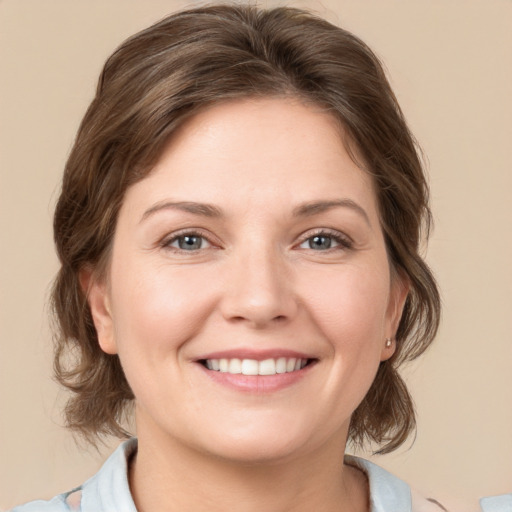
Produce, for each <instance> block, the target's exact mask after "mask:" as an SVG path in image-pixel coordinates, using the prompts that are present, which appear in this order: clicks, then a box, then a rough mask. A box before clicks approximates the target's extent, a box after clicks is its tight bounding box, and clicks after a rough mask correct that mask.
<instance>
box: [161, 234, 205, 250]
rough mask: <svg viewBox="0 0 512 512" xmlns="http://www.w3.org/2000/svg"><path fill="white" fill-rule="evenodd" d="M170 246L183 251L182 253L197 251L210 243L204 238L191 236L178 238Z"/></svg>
mask: <svg viewBox="0 0 512 512" xmlns="http://www.w3.org/2000/svg"><path fill="white" fill-rule="evenodd" d="M170 246H171V247H176V248H178V249H181V250H182V251H197V250H199V249H204V248H205V246H208V242H207V241H206V239H205V238H204V237H202V236H199V235H193V234H190V235H181V236H178V237H176V238H175V239H174V240H173V241H172V243H171V244H170Z"/></svg>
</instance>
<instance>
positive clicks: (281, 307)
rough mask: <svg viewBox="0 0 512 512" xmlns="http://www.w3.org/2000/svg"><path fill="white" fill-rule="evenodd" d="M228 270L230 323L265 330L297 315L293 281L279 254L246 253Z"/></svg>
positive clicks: (224, 306)
mask: <svg viewBox="0 0 512 512" xmlns="http://www.w3.org/2000/svg"><path fill="white" fill-rule="evenodd" d="M226 266H227V267H229V269H226V270H227V271H226V274H225V279H226V280H225V289H224V294H223V297H222V301H221V311H222V315H223V317H224V318H225V319H226V320H228V321H229V322H239V323H245V324H246V325H247V326H249V327H252V328H255V329H262V328H266V327H269V326H272V325H277V324H283V323H286V322H287V321H289V320H291V319H292V318H293V317H294V316H295V315H296V313H297V310H298V300H297V297H296V295H295V293H294V290H293V277H292V275H291V272H290V269H289V268H288V266H287V265H286V262H285V261H284V257H283V256H282V255H279V254H277V251H273V250H272V249H267V250H266V251H258V252H255V251H245V252H244V253H242V254H239V255H237V256H235V257H234V258H233V259H232V260H231V261H230V262H229V263H228V264H227V265H226Z"/></svg>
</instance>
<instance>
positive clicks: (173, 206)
mask: <svg viewBox="0 0 512 512" xmlns="http://www.w3.org/2000/svg"><path fill="white" fill-rule="evenodd" d="M333 208H350V209H351V210H353V211H354V212H356V213H357V214H359V215H360V216H361V217H363V219H364V220H365V222H366V223H367V224H368V225H369V226H371V224H370V218H369V217H368V214H367V213H366V211H365V210H364V208H363V207H362V206H360V205H359V204H357V203H356V202H355V201H353V200H352V199H337V200H330V201H311V202H309V203H304V204H301V205H299V206H297V207H295V208H294V209H293V212H292V215H293V216H294V217H311V216H313V215H318V214H320V213H323V212H326V211H328V210H332V209H333ZM164 210H178V211H183V212H187V213H192V214H193V215H200V216H203V217H210V218H220V217H223V216H224V215H223V213H222V210H221V209H220V208H218V207H217V206H214V205H213V204H208V203H197V202H194V201H161V202H159V203H156V204H154V205H153V206H151V208H148V209H147V210H146V211H145V212H144V214H143V215H142V217H141V219H140V222H143V221H144V220H146V219H147V218H148V217H151V216H152V215H154V214H155V213H157V212H160V211H164Z"/></svg>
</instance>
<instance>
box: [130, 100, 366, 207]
mask: <svg viewBox="0 0 512 512" xmlns="http://www.w3.org/2000/svg"><path fill="white" fill-rule="evenodd" d="M348 141H349V138H348V137H347V136H346V134H345V133H344V132H343V128H342V126H341V124H340V123H339V122H338V120H337V119H336V118H335V117H334V116H333V115H331V114H329V113H328V112H327V111H326V110H325V109H323V108H322V107H320V106H316V105H310V104H307V105H306V104H304V103H302V102H300V101H298V100H294V99H288V98H271V99H269V98H267V99H244V100H237V101H232V102H227V103H221V104H218V105H215V106H213V107H210V108H208V109H206V110H204V111H202V112H201V113H199V114H197V115H195V116H194V117H192V118H191V119H189V120H187V121H186V122H185V123H184V124H183V125H182V126H181V128H180V129H179V130H178V131H177V132H175V133H174V135H173V136H172V138H171V139H170V140H169V141H168V143H167V145H166V147H165V149H164V151H163V153H162V155H161V156H160V158H159V160H158V161H157V164H156V165H155V167H154V168H153V169H152V171H151V172H150V174H149V175H148V176H147V177H146V178H145V179H143V180H142V181H141V182H139V183H137V184H136V185H135V186H133V187H132V188H131V189H129V190H128V193H127V197H126V200H127V201H131V200H132V199H136V200H137V202H147V201H159V200H165V199H167V198H168V196H169V195H171V196H179V197H176V198H175V199H178V200H193V201H200V202H213V203H215V202H220V203H226V200H228V199H229V202H232V203H234V202H236V199H237V198H240V199H241V201H243V202H244V204H245V205H246V206H247V207H249V206H251V207H256V208H268V204H269V203H274V202H277V203H280V204H281V205H289V206H290V208H292V207H293V206H292V205H293V204H296V203H298V202H304V201H308V200H314V199H319V198H322V199H337V198H338V197H337V196H339V195H341V196H346V195H349V196H351V197H350V198H351V199H353V200H356V201H357V202H361V203H364V206H365V208H366V209H369V210H375V201H374V192H373V183H372V180H371V178H370V176H369V174H368V173H367V172H365V171H363V170H362V169H361V168H360V167H359V166H358V164H356V163H355V162H354V159H353V157H352V156H351V155H352V152H350V154H349V152H348V151H347V143H348ZM351 149H353V147H351ZM173 199H174V197H173ZM258 203H259V204H258ZM375 213H376V212H375Z"/></svg>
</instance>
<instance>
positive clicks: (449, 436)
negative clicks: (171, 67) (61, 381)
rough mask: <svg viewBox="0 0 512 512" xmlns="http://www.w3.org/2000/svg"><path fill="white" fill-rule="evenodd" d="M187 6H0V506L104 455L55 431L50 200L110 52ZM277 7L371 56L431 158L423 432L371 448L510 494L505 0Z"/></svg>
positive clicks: (138, 2)
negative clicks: (343, 34) (430, 286)
mask: <svg viewBox="0 0 512 512" xmlns="http://www.w3.org/2000/svg"><path fill="white" fill-rule="evenodd" d="M195 3H197V2H195ZM274 3H275V2H267V3H266V4H267V5H272V4H274ZM187 4H188V5H194V2H187V3H185V2H179V1H172V0H168V1H142V0H116V1H114V0H110V1H105V0H94V1H92V0H88V1H81V2H70V1H69V0H45V1H42V0H32V1H30V0H0V87H1V90H0V172H1V177H0V233H1V235H0V236H1V238H0V240H1V253H0V254H1V260H0V261H1V265H0V279H1V280H0V294H1V296H0V300H1V304H0V314H1V317H0V327H1V333H0V350H1V352H0V509H1V508H2V507H4V508H5V507H10V506H12V505H14V504H15V503H18V502H22V501H26V500H28V499H32V498H36V497H49V496H52V495H54V494H56V493H57V492H61V491H64V490H68V489H70V488H71V487H73V486H75V485H77V484H79V483H81V482H82V481H83V480H84V479H85V478H86V477H87V476H89V475H91V474H92V473H93V472H94V471H96V469H97V468H98V466H99V465H100V463H101V461H102V460H103V459H104V457H105V456H106V454H107V453H108V452H109V451H110V448H106V449H105V450H104V451H103V452H102V453H100V454H98V453H94V452H93V451H89V452H84V451H83V450H80V449H79V448H78V447H77V446H76V445H75V444H74V441H73V439H72V437H71V436H70V435H69V434H68V433H67V432H66V431H65V430H64V429H63V428H62V427H61V426H60V424H61V421H62V420H61V416H60V407H61V405H62V400H63V392H61V391H59V389H58V388H57V387H56V385H55V384H54V383H53V382H52V380H51V377H50V374H51V354H50V352H51V349H50V335H49V328H48V324H47V319H46V312H45V306H44V304H45V298H46V295H47V293H48V289H49V283H50V282H51V279H52V276H53V274H54V273H55V271H56V268H57V267H56V260H55V256H54V254H53V247H52V233H51V215H52V208H53V205H54V202H55V199H56V194H57V191H58V187H59V179H60V175H61V171H62V168H63V165H64V162H65V159H66V155H67V154H68V152H69V149H70V146H71V144H72V140H73V136H74V133H75V131H76V129H77V126H78V123H79V120H80V118H81V116H82V115H83V113H84V111H85V108H86V106H87V104H88V102H89V101H90V99H91V97H92V94H93V90H94V87H95V82H96V79H97V76H98V73H99V71H100V68H101V66H102V63H103V61H104V59H105V58H106V57H107V56H108V55H109V54H110V53H111V51H112V50H113V49H114V48H115V46H117V44H118V43H120V42H121V40H123V39H124V38H125V37H127V36H128V35H131V34H132V33H133V32H135V31H137V30H139V29H141V28H143V27H145V26H147V25H148V24H150V23H152V22H153V21H156V20H157V19H159V18H161V17H163V16H164V15H165V14H166V13H168V12H170V11H172V10H175V9H177V8H180V7H182V6H184V5H187ZM288 4H290V5H296V6H302V7H312V8H314V9H315V10H316V11H318V12H319V13H320V14H322V15H323V16H325V17H327V18H328V19H329V20H330V21H333V22H335V23H339V24H341V25H342V26H344V27H345V28H348V29H350V30H353V31H354V32H355V33H356V34H358V35H359V36H361V37H362V38H363V39H364V40H365V41H366V42H367V43H369V44H370V46H372V47H373V48H374V49H375V50H376V51H377V53H378V54H379V55H380V56H381V57H382V58H383V60H384V62H385V64H386V65H387V68H388V70H389V73H390V76H391V81H392V84H393V86H394V88H395V91H396V93H397V95H398V97H399V100H400V102H401V104H402V106H403V109H404V111H405V113H406V116H407V117H408V119H409V121H410V124H411V126H412V129H413V131H414V132H415V134H416V136H417V137H418V139H419V140H420V142H421V143H422V145H423V148H424V150H425V152H426V154H427V155H428V158H429V161H430V176H431V186H432V200H433V209H434V213H435V218H436V229H435V232H434V236H433V239H432V241H431V244H430V247H429V250H428V261H429V262H430V264H431V265H432V267H433V268H434V270H435V272H436V274H437V277H438V280H439V283H440V285H441V289H442V293H443V300H444V321H443V324H442V328H441V332H440V335H439V337H438V340H437V343H436V345H435V346H434V347H433V348H432V350H431V351H430V352H429V353H428V355H427V356H426V357H424V358H423V360H421V361H420V362H418V363H417V364H415V365H414V366H413V367H412V368H410V369H409V370H408V371H407V372H406V374H407V376H408V381H409V383H410V386H411V388H412V391H413V395H414V397H415V399H416V403H417V409H418V413H419V428H418V434H417V438H416V441H415V443H414V445H413V446H412V448H410V449H402V450H400V451H398V452H397V453H395V454H393V455H390V456H386V457H380V458H377V459H378V462H379V463H380V464H381V465H383V466H385V467H387V468H389V469H391V470H392V471H394V472H395V473H396V474H398V475H399V476H401V477H403V478H405V479H407V480H408V481H410V482H411V483H412V484H414V485H415V486H417V487H418V488H420V489H423V490H426V491H429V492H430V491H431V492H432V493H434V495H436V496H437V497H438V499H440V500H441V501H443V502H444V503H445V505H449V506H451V507H453V508H454V509H456V510H457V509H462V510H473V509H476V503H477V498H479V497H481V496H483V495H488V494H498V493H505V492H511V491H512V404H511V397H512V393H511V391H512V371H511V367H512V320H511V318H512V270H511V269H512V207H511V200H510V195H511V193H512V159H511V154H512V151H511V139H512V133H511V124H512V101H511V92H512V90H511V84H512V65H511V63H512V30H511V27H512V2H511V1H509V0H458V1H455V0H428V1H427V0H423V1H419V0H417V1H405V0H403V1H398V0H395V1H393V0H374V1H369V0H338V1H334V0H331V1H328V0H325V1H323V2H322V3H320V2H318V1H301V2H288Z"/></svg>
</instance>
